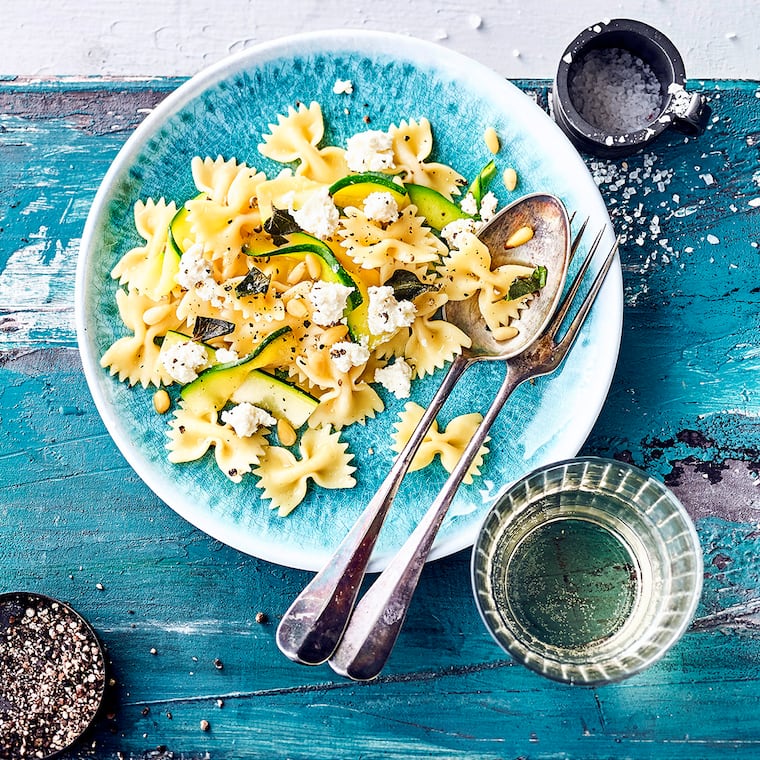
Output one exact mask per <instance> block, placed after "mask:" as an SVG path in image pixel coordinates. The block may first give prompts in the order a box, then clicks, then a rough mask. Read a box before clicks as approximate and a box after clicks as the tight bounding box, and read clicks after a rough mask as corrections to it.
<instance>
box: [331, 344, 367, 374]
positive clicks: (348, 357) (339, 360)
mask: <svg viewBox="0 0 760 760" xmlns="http://www.w3.org/2000/svg"><path fill="white" fill-rule="evenodd" d="M330 359H331V361H332V363H333V364H334V365H335V368H336V369H337V370H338V372H348V371H349V370H350V369H351V367H360V366H361V365H362V364H366V363H367V361H369V349H368V348H367V347H366V346H362V345H361V344H360V343H352V342H351V341H342V342H340V343H333V345H332V346H330Z"/></svg>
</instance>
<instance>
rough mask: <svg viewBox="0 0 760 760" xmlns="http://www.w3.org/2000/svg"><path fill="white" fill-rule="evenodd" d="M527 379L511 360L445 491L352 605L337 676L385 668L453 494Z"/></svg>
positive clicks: (363, 677) (364, 676)
mask: <svg viewBox="0 0 760 760" xmlns="http://www.w3.org/2000/svg"><path fill="white" fill-rule="evenodd" d="M529 375H530V373H529V372H524V371H522V367H520V366H519V361H518V362H515V367H514V368H513V367H512V366H509V367H508V368H507V375H506V377H505V378H504V382H503V383H502V385H501V388H500V389H499V392H498V394H497V395H496V398H495V399H494V401H493V403H492V404H491V407H490V409H489V410H488V412H486V415H485V417H484V418H483V420H482V421H481V423H480V425H479V426H478V429H477V430H476V431H475V434H474V435H473V437H472V438H471V439H470V442H469V443H468V444H467V447H466V448H465V450H464V452H463V453H462V456H461V458H460V460H459V462H458V463H457V465H456V467H455V468H454V469H453V470H452V472H451V475H449V477H448V479H447V480H446V483H445V485H444V486H443V489H442V490H441V492H440V493H439V494H438V496H437V497H436V499H435V501H434V502H433V503H432V505H431V506H430V508H429V509H428V511H427V512H426V513H425V515H424V517H423V518H422V520H421V521H420V523H419V525H418V526H417V527H416V528H415V530H414V532H413V533H412V534H411V535H410V536H409V538H408V539H407V541H406V543H405V544H404V545H403V546H402V547H401V549H400V550H399V551H398V553H397V554H396V556H395V557H394V558H393V559H392V560H391V561H390V563H389V564H388V566H387V567H386V569H385V570H384V571H383V572H382V573H381V574H380V575H379V576H378V578H377V580H376V581H375V582H374V584H373V585H372V586H371V587H370V589H369V590H368V591H367V593H366V594H365V595H364V596H363V597H362V599H361V601H360V602H359V603H358V604H357V605H356V609H355V610H354V612H353V615H352V616H351V619H350V620H349V622H348V626H347V627H346V629H345V632H344V633H343V638H342V639H341V641H340V644H339V645H338V647H337V649H336V650H335V652H334V653H333V655H332V657H331V658H330V661H329V664H330V667H331V668H332V669H333V670H334V671H335V672H336V673H339V674H340V675H344V676H348V677H349V678H352V679H354V680H355V681H370V680H372V679H373V678H375V677H376V676H377V675H379V673H380V671H381V670H382V669H383V666H384V665H385V663H386V661H387V659H388V657H389V656H390V653H391V650H392V649H393V646H394V645H395V643H396V639H397V638H398V634H399V632H400V630H401V626H402V625H403V624H404V620H405V618H406V613H407V610H408V609H409V604H410V602H411V600H412V596H413V594H414V591H415V589H416V588H417V583H418V582H419V578H420V574H421V573H422V568H423V566H424V564H425V560H426V559H427V556H428V554H429V553H430V548H431V547H432V545H433V541H434V540H435V537H436V534H437V533H438V529H439V528H440V526H441V523H442V522H443V518H444V516H445V515H446V512H447V510H448V508H449V505H450V504H451V502H452V500H453V498H454V494H455V493H456V491H457V489H458V488H459V484H460V483H461V482H462V480H463V478H464V477H465V475H466V474H467V471H468V470H469V469H470V465H471V464H472V462H473V460H474V459H475V457H476V456H477V453H478V451H480V447H481V446H482V445H483V442H484V441H485V439H486V436H487V435H488V431H489V430H490V428H491V425H492V424H493V422H494V420H495V419H496V417H497V416H498V414H499V412H500V411H501V408H502V406H503V405H504V403H505V402H506V400H507V399H508V398H509V396H510V395H511V394H512V392H513V391H514V390H515V388H517V387H518V386H519V385H520V384H521V383H522V382H523V381H524V380H525V379H527V377H529Z"/></svg>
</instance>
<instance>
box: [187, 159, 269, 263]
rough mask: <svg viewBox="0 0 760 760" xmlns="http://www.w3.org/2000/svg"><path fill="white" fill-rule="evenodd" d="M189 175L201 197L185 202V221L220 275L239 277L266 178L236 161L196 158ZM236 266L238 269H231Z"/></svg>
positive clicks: (258, 224)
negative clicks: (259, 187) (201, 243)
mask: <svg viewBox="0 0 760 760" xmlns="http://www.w3.org/2000/svg"><path fill="white" fill-rule="evenodd" d="M192 173H193V179H194V181H195V184H196V187H197V188H198V190H200V191H201V193H200V195H198V196H197V197H195V198H192V199H190V200H189V201H187V202H186V203H185V208H186V209H187V221H188V224H189V225H190V228H191V230H192V233H193V236H194V239H195V240H196V241H202V242H203V246H204V249H205V250H207V251H209V252H210V255H211V258H212V260H215V261H216V260H218V261H220V262H221V264H220V268H221V271H220V274H222V275H223V276H224V277H232V276H234V275H235V274H240V273H241V272H240V269H239V266H240V257H239V254H240V253H241V251H242V250H243V247H244V245H245V244H246V243H247V242H248V239H249V237H250V236H251V235H253V234H254V231H255V230H257V229H260V228H261V214H260V213H259V209H258V206H257V205H256V191H257V188H258V186H259V185H260V184H262V182H264V181H265V180H266V175H265V174H263V173H262V172H258V171H257V170H255V169H252V168H250V167H249V166H247V165H246V164H244V163H241V164H238V163H237V162H236V161H235V159H230V160H228V161H225V160H223V159H222V158H221V156H220V157H218V158H217V159H216V160H213V161H212V160H211V159H210V158H206V159H201V158H199V157H197V156H196V157H195V158H194V159H193V161H192ZM235 264H238V269H237V270H235V269H231V267H232V266H234V265H235Z"/></svg>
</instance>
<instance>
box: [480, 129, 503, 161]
mask: <svg viewBox="0 0 760 760" xmlns="http://www.w3.org/2000/svg"><path fill="white" fill-rule="evenodd" d="M483 139H484V140H485V141H486V148H488V150H490V151H491V153H493V154H494V155H496V154H497V153H498V152H499V147H500V146H499V136H498V135H497V134H496V130H495V129H494V128H493V127H488V128H487V129H486V131H485V132H484V133H483Z"/></svg>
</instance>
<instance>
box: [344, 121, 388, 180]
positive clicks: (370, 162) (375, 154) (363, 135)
mask: <svg viewBox="0 0 760 760" xmlns="http://www.w3.org/2000/svg"><path fill="white" fill-rule="evenodd" d="M346 164H347V165H348V168H349V169H351V171H353V172H380V171H383V169H395V168H396V165H395V164H394V163H393V139H392V138H391V136H390V135H389V134H388V133H387V132H381V131H380V130H377V129H368V130H366V131H365V132H357V134H355V135H353V136H352V137H349V138H348V142H347V143H346Z"/></svg>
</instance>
